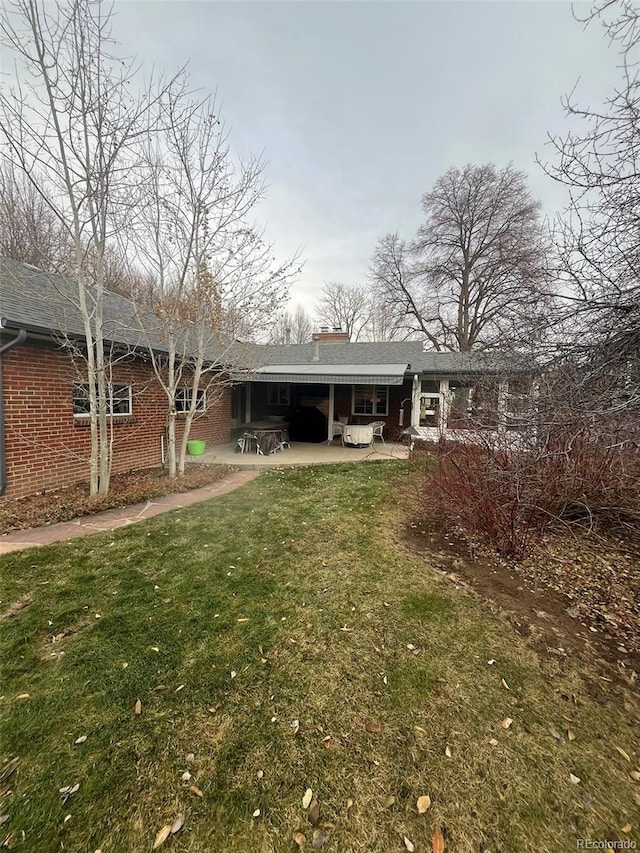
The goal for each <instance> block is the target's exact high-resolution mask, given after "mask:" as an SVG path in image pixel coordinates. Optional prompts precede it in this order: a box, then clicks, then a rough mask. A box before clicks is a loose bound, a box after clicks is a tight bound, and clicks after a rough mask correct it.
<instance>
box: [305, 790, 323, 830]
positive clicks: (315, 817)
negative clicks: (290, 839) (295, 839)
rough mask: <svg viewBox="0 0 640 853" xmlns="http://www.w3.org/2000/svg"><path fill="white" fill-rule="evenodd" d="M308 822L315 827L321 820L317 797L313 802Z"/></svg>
mask: <svg viewBox="0 0 640 853" xmlns="http://www.w3.org/2000/svg"><path fill="white" fill-rule="evenodd" d="M307 820H308V821H309V823H310V824H311V826H315V825H316V824H317V823H318V821H319V820H320V803H319V802H318V801H317V800H316V799H315V797H314V799H313V800H311V805H310V806H309V814H308V815H307Z"/></svg>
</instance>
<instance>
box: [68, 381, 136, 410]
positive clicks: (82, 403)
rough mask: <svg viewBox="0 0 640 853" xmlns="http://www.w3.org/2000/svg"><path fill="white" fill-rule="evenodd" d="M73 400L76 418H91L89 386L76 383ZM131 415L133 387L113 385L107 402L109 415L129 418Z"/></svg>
mask: <svg viewBox="0 0 640 853" xmlns="http://www.w3.org/2000/svg"><path fill="white" fill-rule="evenodd" d="M72 399H73V416H74V418H87V417H89V414H90V407H89V386H88V385H87V384H84V383H81V382H74V384H73V390H72ZM131 413H132V404H131V385H112V386H111V387H110V393H109V399H108V400H107V414H108V415H120V416H129V415H131Z"/></svg>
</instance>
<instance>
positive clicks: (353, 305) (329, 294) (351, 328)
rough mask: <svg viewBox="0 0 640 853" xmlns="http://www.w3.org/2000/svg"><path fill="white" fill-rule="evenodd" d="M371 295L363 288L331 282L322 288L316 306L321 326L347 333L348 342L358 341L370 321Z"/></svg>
mask: <svg viewBox="0 0 640 853" xmlns="http://www.w3.org/2000/svg"><path fill="white" fill-rule="evenodd" d="M371 309H372V304H371V294H370V292H369V290H368V289H367V288H365V287H361V286H358V285H348V284H344V283H343V282H341V281H331V282H328V283H327V284H325V286H324V287H323V288H322V295H321V296H320V299H319V300H318V304H317V306H316V317H317V320H318V322H319V323H320V324H321V325H326V326H329V327H331V328H332V329H341V330H342V331H343V332H347V334H348V335H349V338H350V340H352V341H357V340H359V339H360V338H361V337H362V335H363V334H364V331H365V329H366V326H367V324H368V323H369V322H370V319H371Z"/></svg>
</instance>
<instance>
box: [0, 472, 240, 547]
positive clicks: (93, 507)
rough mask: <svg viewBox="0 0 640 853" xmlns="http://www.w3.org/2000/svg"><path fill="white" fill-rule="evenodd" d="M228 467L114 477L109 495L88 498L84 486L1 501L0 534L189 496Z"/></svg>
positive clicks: (75, 485) (221, 476)
mask: <svg viewBox="0 0 640 853" xmlns="http://www.w3.org/2000/svg"><path fill="white" fill-rule="evenodd" d="M233 470H234V469H233V468H231V467H229V466H228V465H191V466H189V467H188V468H187V470H186V472H185V474H184V476H183V477H177V478H176V479H174V480H170V479H169V478H168V477H167V475H166V473H165V472H164V471H163V469H162V468H145V469H142V470H139V471H128V472H126V473H124V474H113V475H112V477H111V486H110V490H109V494H108V495H103V496H100V497H94V498H91V497H89V486H88V484H87V483H74V484H73V485H72V486H67V487H66V488H63V489H56V490H55V491H51V492H44V493H41V494H37V495H30V496H29V497H25V498H15V499H13V500H12V499H9V500H5V499H3V500H2V501H0V534H2V533H10V532H11V531H12V530H25V529H27V528H31V527H43V526H44V525H46V524H56V523H57V522H60V521H71V519H73V518H79V517H81V516H86V515H92V514H93V513H96V512H102V511H103V510H105V509H114V508H116V507H121V506H129V505H130V504H136V503H141V502H142V501H146V500H150V499H151V498H158V497H161V496H162V495H169V494H173V493H176V492H188V491H190V490H191V489H197V488H199V487H200V486H206V485H208V484H209V483H215V482H217V481H218V480H222V479H224V477H227V476H228V475H229V474H230V473H231V472H232V471H233Z"/></svg>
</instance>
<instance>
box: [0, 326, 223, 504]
mask: <svg viewBox="0 0 640 853" xmlns="http://www.w3.org/2000/svg"><path fill="white" fill-rule="evenodd" d="M2 373H3V386H4V410H5V443H6V455H7V490H6V493H5V497H7V498H16V497H22V496H23V495H29V494H34V493H35V492H39V491H44V490H48V489H55V488H59V487H60V486H62V485H67V484H69V483H72V482H75V481H78V480H87V479H88V476H89V448H90V436H89V425H88V418H87V419H79V418H74V416H73V410H72V399H71V393H72V385H73V383H74V382H78V381H82V377H80V376H79V375H78V374H77V372H76V371H75V370H74V368H73V365H72V364H71V360H70V358H69V354H68V353H67V352H65V351H64V350H61V349H60V348H56V347H54V346H52V345H50V344H46V343H37V342H31V341H27V343H26V344H25V345H23V346H18V347H15V348H13V349H11V350H9V351H8V352H6V353H5V354H4V355H3V356H2ZM113 381H114V382H115V383H119V384H123V385H132V391H133V404H132V412H133V414H132V416H131V417H129V418H118V417H116V418H114V421H113V423H114V427H113V430H114V445H113V446H114V451H113V468H112V470H113V472H114V473H117V472H120V471H128V470H131V469H133V468H147V467H151V466H156V465H159V464H160V462H161V450H160V437H161V435H162V434H163V432H164V430H165V425H166V414H167V404H166V397H165V396H164V394H163V393H162V389H161V388H160V386H159V385H158V383H157V382H156V380H155V379H154V377H153V372H152V370H151V367H150V366H149V365H148V364H146V363H145V362H143V361H142V360H141V359H137V360H135V361H131V362H129V363H126V364H125V363H123V364H120V365H117V366H116V367H115V368H114V372H113ZM220 394H221V398H220V400H219V401H218V402H216V403H215V404H214V405H213V406H212V408H211V410H210V411H208V412H207V413H206V414H205V415H203V416H202V417H200V418H197V419H196V420H195V421H194V423H193V425H192V427H191V433H190V438H197V439H204V440H206V442H207V445H208V446H209V445H216V444H224V443H226V442H228V441H230V417H231V393H230V389H229V388H226V387H225V388H223V389H221V391H220ZM180 420H181V419H180V416H178V426H179V432H178V437H180ZM0 500H2V498H0Z"/></svg>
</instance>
